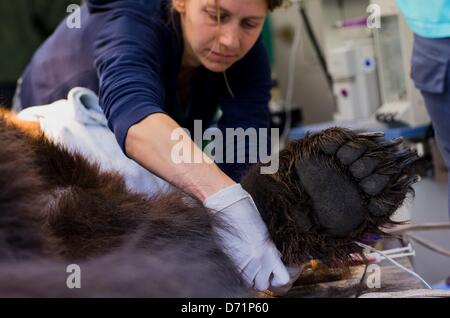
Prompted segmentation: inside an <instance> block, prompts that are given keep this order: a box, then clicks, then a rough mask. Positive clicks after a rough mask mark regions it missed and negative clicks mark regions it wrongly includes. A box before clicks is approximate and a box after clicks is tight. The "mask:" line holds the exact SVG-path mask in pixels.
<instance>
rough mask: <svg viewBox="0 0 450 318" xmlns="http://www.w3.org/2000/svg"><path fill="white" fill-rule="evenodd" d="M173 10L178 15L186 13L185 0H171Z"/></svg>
mask: <svg viewBox="0 0 450 318" xmlns="http://www.w3.org/2000/svg"><path fill="white" fill-rule="evenodd" d="M172 5H173V8H174V9H175V10H176V11H178V13H180V14H183V13H185V11H186V0H172Z"/></svg>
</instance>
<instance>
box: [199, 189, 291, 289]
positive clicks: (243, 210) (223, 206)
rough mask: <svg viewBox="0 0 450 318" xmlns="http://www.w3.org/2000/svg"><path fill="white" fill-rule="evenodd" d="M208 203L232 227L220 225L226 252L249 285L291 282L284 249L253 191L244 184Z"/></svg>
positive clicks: (259, 287) (259, 285)
mask: <svg viewBox="0 0 450 318" xmlns="http://www.w3.org/2000/svg"><path fill="white" fill-rule="evenodd" d="M204 205H205V206H206V207H207V208H208V209H210V210H212V211H213V212H215V213H218V215H219V217H220V218H221V219H223V220H224V221H225V222H226V224H227V225H229V226H230V227H231V228H230V229H221V228H217V229H216V232H217V233H218V235H219V236H220V237H221V240H222V244H223V245H224V248H225V252H226V253H227V254H228V255H229V256H230V258H231V259H232V260H233V261H234V263H235V265H236V266H237V268H238V269H239V270H240V271H241V273H242V275H243V277H244V279H245V280H246V282H247V283H248V285H249V286H251V287H254V288H255V289H256V290H259V291H263V290H267V289H269V287H281V286H284V285H286V284H288V283H289V273H288V271H287V269H286V267H285V266H284V264H283V262H282V261H281V258H280V256H281V253H280V252H279V251H278V250H277V248H276V247H275V244H274V243H273V242H272V240H271V239H270V237H269V232H268V231H267V227H266V224H265V223H264V221H263V220H262V218H261V215H260V213H259V211H258V209H257V207H256V205H255V202H254V201H253V199H252V197H251V196H250V194H249V193H248V192H247V191H245V190H244V189H243V188H242V186H241V185H240V184H235V185H232V186H229V187H227V188H225V189H223V190H221V191H219V192H217V193H215V194H213V195H211V196H209V197H208V198H207V199H206V200H205V202H204Z"/></svg>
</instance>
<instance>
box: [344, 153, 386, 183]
mask: <svg viewBox="0 0 450 318" xmlns="http://www.w3.org/2000/svg"><path fill="white" fill-rule="evenodd" d="M378 163H379V160H377V159H375V158H370V157H363V158H361V159H358V160H356V161H355V162H354V163H352V165H351V166H350V168H349V170H350V172H351V174H352V175H353V177H354V178H356V179H363V178H365V177H367V176H368V175H370V174H371V173H373V171H374V170H375V168H376V167H377V165H378Z"/></svg>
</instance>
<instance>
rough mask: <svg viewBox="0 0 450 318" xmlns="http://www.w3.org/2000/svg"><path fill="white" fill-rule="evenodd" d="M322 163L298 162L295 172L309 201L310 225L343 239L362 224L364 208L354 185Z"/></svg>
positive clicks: (323, 161) (310, 160)
mask: <svg viewBox="0 0 450 318" xmlns="http://www.w3.org/2000/svg"><path fill="white" fill-rule="evenodd" d="M326 162H327V159H326V158H321V157H316V158H314V157H311V158H306V159H304V160H298V161H297V162H296V170H297V174H298V176H299V177H300V181H301V184H302V185H303V187H304V188H305V190H306V192H307V193H308V194H309V196H310V197H311V199H312V201H313V205H314V207H313V215H312V218H313V219H314V221H315V222H316V223H318V224H320V225H321V226H322V227H323V228H324V229H325V232H326V233H327V234H328V235H331V236H335V237H343V236H345V235H347V234H348V233H350V232H351V231H352V230H353V229H355V228H356V227H358V226H359V225H360V224H361V223H362V222H363V221H364V215H365V213H364V211H365V207H364V206H363V204H362V200H361V197H360V195H359V193H358V188H357V187H356V186H355V184H354V183H352V182H351V181H350V180H349V178H347V176H345V175H343V174H341V173H340V172H339V171H338V170H336V169H333V168H331V167H330V166H328V165H327V164H326Z"/></svg>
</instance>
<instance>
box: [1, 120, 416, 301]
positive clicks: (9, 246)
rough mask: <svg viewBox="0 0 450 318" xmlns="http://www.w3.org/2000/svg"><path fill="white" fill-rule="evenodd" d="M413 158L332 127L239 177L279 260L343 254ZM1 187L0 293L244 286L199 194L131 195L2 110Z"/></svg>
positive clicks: (386, 204)
mask: <svg viewBox="0 0 450 318" xmlns="http://www.w3.org/2000/svg"><path fill="white" fill-rule="evenodd" d="M415 159H416V154H415V153H414V152H412V151H410V150H408V149H406V148H404V147H403V146H402V143H401V140H394V141H387V140H385V139H384V138H383V137H382V136H380V135H378V134H358V133H356V132H352V131H349V130H346V129H341V128H333V129H328V130H325V131H323V132H321V133H318V134H315V135H311V136H307V137H306V138H304V139H303V140H299V141H294V142H291V143H290V144H289V145H288V147H287V148H286V149H285V150H283V151H282V152H281V153H280V169H279V171H278V172H277V173H275V174H273V175H261V174H260V173H259V168H260V166H259V165H255V166H254V167H253V168H252V169H251V170H250V171H249V172H248V173H247V175H246V176H244V178H243V180H242V185H243V187H244V188H245V189H246V190H247V191H248V192H250V194H251V195H252V197H253V198H254V200H255V202H256V204H257V206H258V208H259V210H260V212H261V214H262V217H263V219H264V221H265V222H266V224H267V226H268V229H269V233H270V235H271V238H272V239H273V240H274V242H275V244H276V246H277V247H278V249H279V250H280V251H281V253H282V257H283V260H284V261H285V262H286V263H288V264H301V263H302V262H304V261H306V260H309V259H311V258H320V259H323V260H324V261H330V262H334V261H338V260H344V261H345V260H347V258H348V254H349V253H351V252H358V251H360V248H359V247H357V246H356V245H355V244H353V241H354V240H360V239H364V237H365V236H366V235H367V234H369V233H381V230H380V229H379V228H380V226H386V225H389V224H392V222H391V221H390V216H391V215H392V214H393V213H394V212H395V210H396V209H397V208H398V207H399V206H400V205H401V204H402V203H403V201H404V200H405V198H406V196H407V194H408V193H410V192H411V191H412V188H411V184H412V183H414V182H415V181H416V179H415V177H414V176H412V175H411V173H409V172H408V171H407V168H408V166H410V164H411V163H412V162H413V161H414V160H415ZM0 187H1V188H0V296H10V295H13V296H21V295H22V296H58V295H59V296H62V297H66V296H71V295H72V296H75V297H77V296H87V297H90V296H118V297H120V296H122V297H124V296H131V297H133V296H136V297H139V296H142V297H168V296H172V297H205V295H206V296H208V297H242V296H251V295H253V293H252V292H251V291H250V290H249V289H247V288H245V287H244V286H243V285H242V280H241V279H240V276H239V273H238V272H237V271H236V269H235V268H234V266H233V264H232V262H231V260H230V259H229V258H228V256H227V255H226V254H225V253H224V252H223V251H222V249H221V247H220V239H219V237H217V235H216V234H215V232H214V230H213V229H214V227H226V224H224V222H223V221H221V220H220V218H219V216H217V215H215V216H214V217H213V216H212V215H211V214H210V213H209V211H208V210H207V209H206V208H205V207H204V206H203V205H202V203H201V202H200V201H198V200H197V199H195V198H193V197H191V196H189V195H187V194H185V193H183V192H181V191H173V192H170V193H161V194H159V195H156V196H154V197H152V198H149V197H148V196H146V195H143V194H137V193H132V192H130V191H128V190H127V189H126V187H125V183H124V180H123V178H122V177H121V176H120V175H118V174H114V173H106V172H101V171H100V169H99V166H98V165H96V164H93V163H90V162H88V161H87V160H86V159H85V158H83V157H82V156H80V155H78V154H76V153H71V152H69V151H67V150H65V149H64V148H63V147H61V146H57V145H55V144H54V143H53V142H51V141H49V140H48V139H46V138H45V137H44V136H43V134H42V133H40V131H32V132H30V131H24V129H22V128H21V125H20V124H19V125H18V124H15V123H14V121H11V120H9V119H7V118H5V116H3V117H2V116H0ZM229 230H230V231H232V229H229ZM71 262H75V263H77V264H80V265H81V266H83V268H84V267H85V268H87V269H89V271H90V272H91V274H89V275H87V277H89V278H92V280H90V283H89V282H87V283H86V284H87V285H86V286H90V287H85V288H83V289H82V290H81V291H77V292H73V293H72V292H71V291H68V290H67V287H66V284H65V279H63V280H61V279H62V278H61V277H63V276H64V277H67V273H66V272H65V268H64V269H63V268H62V267H63V265H64V264H66V265H65V266H67V264H69V263H71ZM106 264H109V266H108V267H107V268H106ZM104 266H105V268H104V269H103V267H104ZM61 270H64V271H63V272H62V274H61ZM8 272H9V273H10V276H9V277H14V279H12V280H10V282H9V283H6V282H7V281H8V279H7V278H6V277H8V275H5V274H4V273H8ZM21 273H22V274H21ZM100 273H101V274H100ZM130 273H134V274H130ZM129 275H130V276H129ZM127 277H128V278H129V279H128V278H127ZM33 279H36V280H39V281H41V284H40V285H39V286H41V287H30V286H31V285H32V284H27V281H28V282H29V281H33ZM98 282H101V283H100V284H98ZM164 282H165V283H164ZM4 283H5V284H4ZM27 286H28V287H27ZM50 286H52V287H50ZM94 286H101V287H94ZM112 289H115V290H121V291H123V292H122V293H119V292H118V293H117V294H115V293H114V292H113V291H112Z"/></svg>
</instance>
